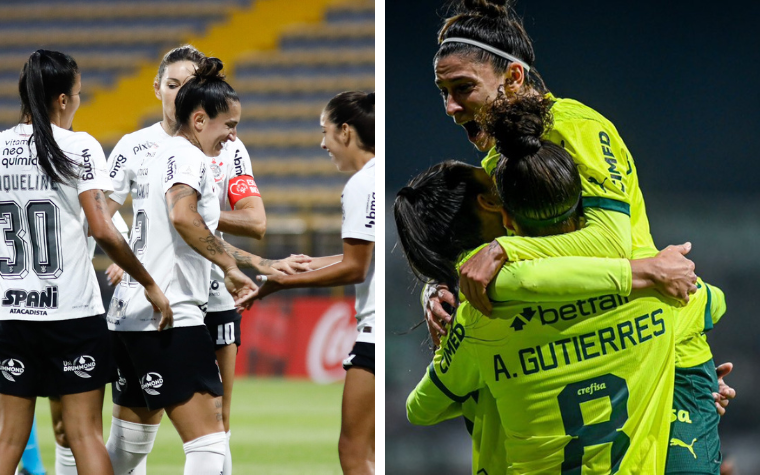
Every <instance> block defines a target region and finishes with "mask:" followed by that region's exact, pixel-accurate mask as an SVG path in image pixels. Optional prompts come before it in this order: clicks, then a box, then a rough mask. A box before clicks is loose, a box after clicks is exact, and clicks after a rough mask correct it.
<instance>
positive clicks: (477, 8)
mask: <svg viewBox="0 0 760 475" xmlns="http://www.w3.org/2000/svg"><path fill="white" fill-rule="evenodd" d="M509 7H510V1H509V0H462V10H464V11H466V12H470V13H475V14H478V15H482V16H486V17H494V18H498V17H504V16H507V17H508V16H509Z"/></svg>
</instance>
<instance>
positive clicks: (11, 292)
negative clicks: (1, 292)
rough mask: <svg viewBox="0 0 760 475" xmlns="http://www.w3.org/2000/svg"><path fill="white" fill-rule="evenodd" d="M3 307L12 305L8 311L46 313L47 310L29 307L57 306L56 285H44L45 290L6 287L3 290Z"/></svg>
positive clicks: (31, 313)
mask: <svg viewBox="0 0 760 475" xmlns="http://www.w3.org/2000/svg"><path fill="white" fill-rule="evenodd" d="M3 307H14V308H11V312H10V313H19V314H23V315H47V312H46V311H44V310H30V309H45V308H50V309H56V308H58V287H56V286H52V287H45V290H42V291H36V290H23V289H8V290H6V291H5V296H4V298H3ZM17 307H24V308H17Z"/></svg>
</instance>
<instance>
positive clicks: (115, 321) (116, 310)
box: [106, 274, 129, 325]
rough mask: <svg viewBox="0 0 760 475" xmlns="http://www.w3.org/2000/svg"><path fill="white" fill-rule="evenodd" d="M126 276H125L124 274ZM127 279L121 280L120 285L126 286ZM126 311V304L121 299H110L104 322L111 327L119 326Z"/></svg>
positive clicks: (127, 283)
mask: <svg viewBox="0 0 760 475" xmlns="http://www.w3.org/2000/svg"><path fill="white" fill-rule="evenodd" d="M125 275H126V274H125ZM127 280H128V279H121V284H120V285H124V286H128V285H129V282H127ZM126 310H127V303H126V302H125V301H123V300H121V299H117V298H116V297H113V298H112V299H111V305H109V306H108V313H107V314H106V321H107V322H108V323H110V324H111V325H120V324H121V320H124V318H125V316H124V313H125V312H126Z"/></svg>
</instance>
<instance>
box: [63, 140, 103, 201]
mask: <svg viewBox="0 0 760 475" xmlns="http://www.w3.org/2000/svg"><path fill="white" fill-rule="evenodd" d="M76 135H77V137H76V138H77V141H76V144H77V145H76V147H77V148H76V151H75V152H74V153H75V154H77V155H79V157H80V158H79V160H78V161H79V179H78V180H77V193H84V192H85V191H90V190H103V191H106V192H108V191H111V190H113V186H112V185H111V179H110V178H109V177H108V171H107V169H108V167H107V165H106V156H105V154H104V153H103V147H101V146H100V144H99V143H98V141H97V140H95V138H94V137H93V136H91V135H90V134H87V133H84V132H79V133H77V134H76ZM69 155H72V154H69Z"/></svg>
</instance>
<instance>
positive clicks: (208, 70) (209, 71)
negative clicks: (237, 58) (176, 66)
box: [195, 57, 225, 83]
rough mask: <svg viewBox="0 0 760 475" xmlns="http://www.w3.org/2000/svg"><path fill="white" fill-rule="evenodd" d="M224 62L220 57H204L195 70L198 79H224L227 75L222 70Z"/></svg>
mask: <svg viewBox="0 0 760 475" xmlns="http://www.w3.org/2000/svg"><path fill="white" fill-rule="evenodd" d="M222 68H224V63H222V60H221V59H219V58H212V57H207V58H203V59H202V60H201V61H200V64H198V69H196V70H195V77H196V78H198V81H200V82H201V83H202V82H205V81H209V80H214V79H222V80H223V79H224V78H225V75H224V73H223V72H222Z"/></svg>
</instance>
